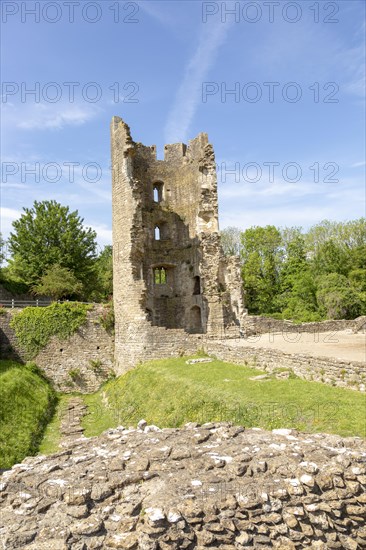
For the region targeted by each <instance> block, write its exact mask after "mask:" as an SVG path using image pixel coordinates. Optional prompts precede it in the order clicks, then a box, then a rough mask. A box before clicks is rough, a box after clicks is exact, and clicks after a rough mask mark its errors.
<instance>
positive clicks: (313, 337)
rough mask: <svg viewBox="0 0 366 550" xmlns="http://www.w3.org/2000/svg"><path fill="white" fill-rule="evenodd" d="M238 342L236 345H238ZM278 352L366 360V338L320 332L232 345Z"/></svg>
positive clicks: (262, 336) (256, 338)
mask: <svg viewBox="0 0 366 550" xmlns="http://www.w3.org/2000/svg"><path fill="white" fill-rule="evenodd" d="M234 342H235V343H234ZM232 345H237V346H250V347H256V348H272V349H278V350H281V351H283V352H285V353H301V354H302V353H306V354H308V355H315V356H323V357H336V358H337V359H343V360H346V361H366V335H365V334H362V333H358V334H353V333H352V332H350V331H348V330H343V331H334V332H318V333H307V332H302V333H281V332H275V333H270V334H258V335H257V336H250V337H249V338H245V339H241V340H234V341H230V346H232Z"/></svg>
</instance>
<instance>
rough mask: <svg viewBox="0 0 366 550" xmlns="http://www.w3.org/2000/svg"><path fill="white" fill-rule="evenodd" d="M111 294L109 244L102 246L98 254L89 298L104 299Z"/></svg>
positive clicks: (111, 267)
mask: <svg viewBox="0 0 366 550" xmlns="http://www.w3.org/2000/svg"><path fill="white" fill-rule="evenodd" d="M112 294H113V249H112V246H111V245H107V246H105V247H104V249H103V250H102V252H101V253H100V254H99V256H98V258H97V260H96V263H95V270H94V279H93V288H92V289H91V292H90V299H92V300H93V301H96V302H99V301H106V300H108V299H109V298H110V297H111V295H112Z"/></svg>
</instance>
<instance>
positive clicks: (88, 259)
mask: <svg viewBox="0 0 366 550" xmlns="http://www.w3.org/2000/svg"><path fill="white" fill-rule="evenodd" d="M23 210H24V214H22V216H21V217H20V218H19V219H18V220H15V221H14V222H13V227H14V232H13V233H11V234H10V238H9V249H10V252H11V253H12V258H11V260H10V262H9V270H10V273H11V274H13V275H15V276H17V277H19V278H21V279H22V280H23V281H25V282H26V283H27V284H29V285H36V284H38V283H39V281H40V279H41V277H42V276H43V275H45V273H46V272H47V270H48V269H49V268H50V267H51V266H54V265H56V264H57V265H59V266H60V267H63V268H67V269H68V270H69V271H70V272H71V273H73V274H74V276H75V277H76V278H77V280H78V281H80V282H81V283H82V284H83V285H84V286H87V284H88V279H89V278H90V276H91V274H92V272H93V269H94V264H95V259H96V240H95V239H96V233H95V231H93V230H92V229H90V228H85V227H84V226H83V221H84V220H83V219H82V218H80V217H79V215H78V211H77V210H76V211H74V212H70V210H69V207H68V206H62V205H61V204H59V203H58V202H56V201H54V200H51V201H42V202H37V201H35V202H34V204H33V207H32V208H23Z"/></svg>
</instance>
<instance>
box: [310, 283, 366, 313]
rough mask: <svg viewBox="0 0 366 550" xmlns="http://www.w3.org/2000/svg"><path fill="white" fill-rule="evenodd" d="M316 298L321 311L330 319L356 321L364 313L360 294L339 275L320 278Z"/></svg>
mask: <svg viewBox="0 0 366 550" xmlns="http://www.w3.org/2000/svg"><path fill="white" fill-rule="evenodd" d="M316 296H317V300H318V303H319V308H320V311H321V312H323V313H324V314H325V316H326V317H327V318H328V319H354V318H356V317H358V316H359V315H361V314H362V313H363V302H362V298H361V296H360V294H359V293H358V292H357V291H355V290H354V289H353V288H352V287H351V285H350V282H349V280H348V279H347V277H345V276H344V275H340V274H339V273H329V274H327V275H322V276H319V277H318V279H317V293H316Z"/></svg>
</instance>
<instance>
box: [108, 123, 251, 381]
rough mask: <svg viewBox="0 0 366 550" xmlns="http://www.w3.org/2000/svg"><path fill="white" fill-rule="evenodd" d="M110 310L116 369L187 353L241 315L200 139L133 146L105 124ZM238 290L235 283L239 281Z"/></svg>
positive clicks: (122, 127)
mask: <svg viewBox="0 0 366 550" xmlns="http://www.w3.org/2000/svg"><path fill="white" fill-rule="evenodd" d="M111 144H112V174H113V176H112V177H113V182H112V187H113V253H114V281H113V284H114V305H115V315H116V362H117V365H118V369H119V371H120V372H121V371H123V370H125V369H126V368H130V367H131V366H133V365H134V364H136V361H138V360H140V359H141V360H143V359H146V357H150V358H151V357H153V356H157V357H163V356H166V355H167V354H169V355H171V354H172V353H173V354H175V353H176V352H177V350H178V349H179V351H181V350H182V349H183V350H187V351H189V350H191V349H193V348H194V347H195V346H196V345H197V336H195V335H197V334H208V335H212V336H214V335H215V334H216V333H222V329H223V327H225V328H226V329H227V327H229V326H232V327H235V330H233V334H235V335H237V334H238V330H239V324H240V320H241V317H242V315H243V312H244V309H243V300H242V292H241V281H240V270H239V266H238V264H237V263H236V262H235V260H232V259H230V260H229V261H228V259H227V258H225V257H224V255H223V252H222V249H221V246H220V238H219V234H218V205H217V178H216V165H215V157H214V152H213V148H212V146H211V145H210V144H209V143H208V137H207V134H199V136H198V137H197V138H195V139H194V140H192V141H190V142H189V144H188V146H186V145H185V144H181V143H180V144H173V145H166V146H165V157H164V160H157V159H156V149H155V147H154V146H152V147H147V146H144V145H142V144H140V143H135V142H133V140H132V138H131V134H130V129H129V127H128V126H127V125H126V124H125V123H124V122H123V121H122V120H121V119H120V118H119V117H114V118H113V120H112V124H111ZM238 282H239V286H238V287H237V283H238Z"/></svg>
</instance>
